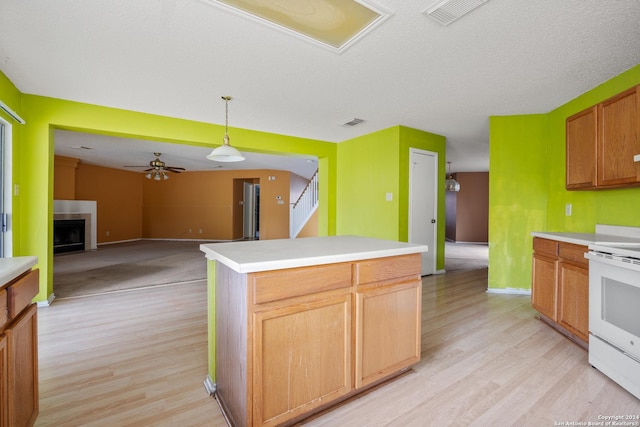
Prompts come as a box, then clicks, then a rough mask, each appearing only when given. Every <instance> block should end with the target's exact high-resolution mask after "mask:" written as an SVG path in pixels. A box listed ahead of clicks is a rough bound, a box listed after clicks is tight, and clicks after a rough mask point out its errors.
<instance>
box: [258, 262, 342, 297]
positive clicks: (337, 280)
mask: <svg viewBox="0 0 640 427" xmlns="http://www.w3.org/2000/svg"><path fill="white" fill-rule="evenodd" d="M248 283H250V284H251V285H252V288H253V303H254V304H263V303H266V302H270V301H277V300H281V299H285V298H292V297H299V296H303V295H308V294H315V293H318V292H325V291H331V290H334V289H340V288H347V287H349V286H351V264H350V263H341V264H327V265H318V266H313V267H301V268H288V269H285V270H275V271H268V272H264V273H252V274H250V275H249V282H248Z"/></svg>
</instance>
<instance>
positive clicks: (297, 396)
mask: <svg viewBox="0 0 640 427" xmlns="http://www.w3.org/2000/svg"><path fill="white" fill-rule="evenodd" d="M421 284H422V282H421V280H420V254H412V255H402V256H395V257H388V258H379V259H374V260H367V261H357V262H344V263H336V264H327V265H319V266H312V267H301V268H291V269H284V270H275V271H265V272H258V273H248V274H240V273H236V272H235V271H233V270H231V269H230V268H228V267H226V266H225V265H222V264H219V263H218V264H217V266H216V284H215V286H216V394H217V397H218V400H219V401H220V403H221V406H222V408H223V410H224V411H225V414H226V415H227V417H228V419H229V420H230V422H231V424H232V425H234V426H279V425H291V424H293V423H295V422H298V421H299V420H301V419H303V418H305V417H307V416H309V415H310V414H312V413H314V412H317V411H319V410H323V409H325V408H327V407H329V406H331V404H333V403H337V402H339V401H340V400H343V399H346V398H347V397H349V396H352V395H354V394H356V393H358V392H360V391H363V390H365V389H366V388H367V387H370V386H373V385H374V384H376V383H378V382H380V381H383V380H386V379H388V378H391V377H392V376H394V375H397V374H399V373H400V372H401V371H402V370H404V369H406V368H408V367H409V366H411V365H412V364H414V363H416V362H418V361H419V360H420V347H421V346H420V336H421V330H420V325H421ZM240 289H242V290H240Z"/></svg>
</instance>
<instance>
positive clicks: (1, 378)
mask: <svg viewBox="0 0 640 427" xmlns="http://www.w3.org/2000/svg"><path fill="white" fill-rule="evenodd" d="M7 351H8V350H7V336H6V335H0V427H9V418H8V412H9V401H8V399H7V384H8V380H7V375H8V367H7V357H8V356H7Z"/></svg>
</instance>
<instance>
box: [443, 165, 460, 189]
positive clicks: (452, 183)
mask: <svg viewBox="0 0 640 427" xmlns="http://www.w3.org/2000/svg"><path fill="white" fill-rule="evenodd" d="M447 165H448V167H449V171H448V174H449V177H448V178H447V180H446V181H445V182H444V186H445V189H446V190H447V191H460V183H459V182H458V181H456V180H455V179H453V176H451V162H447Z"/></svg>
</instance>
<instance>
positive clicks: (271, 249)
mask: <svg viewBox="0 0 640 427" xmlns="http://www.w3.org/2000/svg"><path fill="white" fill-rule="evenodd" d="M200 250H201V251H202V252H204V253H205V255H206V257H207V259H210V260H216V261H219V262H221V263H223V264H225V265H226V266H228V267H230V268H231V269H233V270H235V271H237V272H238V273H253V272H256V271H268V270H281V269H284V268H294V267H308V266H311V265H320V264H332V263H336V262H349V261H356V260H361V259H372V258H381V257H388V256H396V255H408V254H414V253H421V252H426V251H427V250H428V247H427V246H426V245H417V244H411V243H404V242H396V241H392V240H382V239H373V238H369V237H358V236H328V237H306V238H300V239H277V240H255V241H246V242H229V243H209V244H203V245H200Z"/></svg>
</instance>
